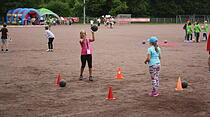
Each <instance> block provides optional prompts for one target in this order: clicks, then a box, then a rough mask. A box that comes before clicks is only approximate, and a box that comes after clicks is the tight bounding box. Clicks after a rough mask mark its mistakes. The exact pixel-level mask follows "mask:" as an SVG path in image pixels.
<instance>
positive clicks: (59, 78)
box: [56, 74, 61, 86]
mask: <svg viewBox="0 0 210 117" xmlns="http://www.w3.org/2000/svg"><path fill="white" fill-rule="evenodd" d="M60 80H61V76H60V74H58V79H57V82H56V85H57V86H58V85H59V84H60Z"/></svg>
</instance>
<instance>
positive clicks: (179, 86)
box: [175, 77, 183, 90]
mask: <svg viewBox="0 0 210 117" xmlns="http://www.w3.org/2000/svg"><path fill="white" fill-rule="evenodd" d="M175 89H176V90H183V88H182V81H181V78H180V77H179V79H178V82H177V86H176V88H175Z"/></svg>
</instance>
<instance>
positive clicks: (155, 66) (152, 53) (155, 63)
mask: <svg viewBox="0 0 210 117" xmlns="http://www.w3.org/2000/svg"><path fill="white" fill-rule="evenodd" d="M147 41H149V42H150V47H149V48H148V51H147V58H146V60H145V62H144V63H145V64H148V66H149V72H150V75H151V80H152V92H151V93H149V95H150V96H158V95H159V94H160V93H159V91H158V87H159V72H160V58H161V57H160V53H161V50H160V48H159V47H158V45H157V42H158V38H157V37H150V38H149V39H148V40H147Z"/></svg>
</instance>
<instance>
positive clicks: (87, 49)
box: [80, 38, 92, 55]
mask: <svg viewBox="0 0 210 117" xmlns="http://www.w3.org/2000/svg"><path fill="white" fill-rule="evenodd" d="M90 42H92V41H91V40H90V39H89V38H86V40H85V41H84V42H83V43H80V45H81V55H88V54H90V55H92V47H91V45H90Z"/></svg>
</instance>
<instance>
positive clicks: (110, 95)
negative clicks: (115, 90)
mask: <svg viewBox="0 0 210 117" xmlns="http://www.w3.org/2000/svg"><path fill="white" fill-rule="evenodd" d="M106 99H107V100H115V99H116V98H114V97H113V95H112V87H109V94H108V97H107V98H106Z"/></svg>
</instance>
